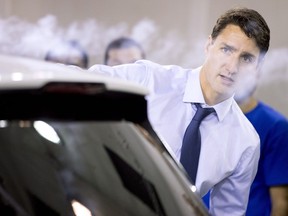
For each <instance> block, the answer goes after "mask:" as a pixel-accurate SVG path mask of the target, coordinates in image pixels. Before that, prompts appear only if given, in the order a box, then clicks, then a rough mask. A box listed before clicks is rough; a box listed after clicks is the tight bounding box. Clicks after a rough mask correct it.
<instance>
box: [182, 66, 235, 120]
mask: <svg viewBox="0 0 288 216" xmlns="http://www.w3.org/2000/svg"><path fill="white" fill-rule="evenodd" d="M201 68H202V66H201V67H198V68H196V69H194V70H192V71H190V73H189V75H188V79H187V82H186V87H185V92H184V96H183V102H184V103H200V104H202V106H203V107H209V106H208V105H207V104H206V103H205V99H204V96H203V93H202V89H201V85H200V70H201ZM192 86H193V88H192ZM233 101H234V99H233V96H232V97H230V98H228V99H226V100H225V101H222V102H221V103H218V104H216V105H214V106H212V107H213V108H214V109H215V111H216V113H217V117H218V120H219V121H222V120H223V119H224V118H225V116H226V115H227V113H228V112H229V110H230V108H231V106H232V104H233Z"/></svg>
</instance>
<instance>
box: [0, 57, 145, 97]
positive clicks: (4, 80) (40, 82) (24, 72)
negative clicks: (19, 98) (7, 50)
mask: <svg viewBox="0 0 288 216" xmlns="http://www.w3.org/2000/svg"><path fill="white" fill-rule="evenodd" d="M0 82H1V85H0V90H1V89H6V90H7V89H27V88H29V89H31V88H40V87H42V86H44V85H46V84H47V83H49V82H84V83H87V82H89V83H102V84H104V85H105V88H106V89H107V90H112V91H118V92H127V93H133V94H139V95H147V94H148V93H149V91H148V89H147V88H145V87H142V86H140V85H138V84H136V83H133V82H130V81H125V80H121V79H118V78H113V77H109V76H105V75H103V74H100V73H99V74H97V73H91V72H88V70H85V69H82V68H79V67H77V66H72V65H71V66H68V65H64V64H60V63H52V62H46V61H44V60H39V59H32V58H28V57H21V56H12V55H3V54H1V55H0Z"/></svg>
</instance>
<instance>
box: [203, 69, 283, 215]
mask: <svg viewBox="0 0 288 216" xmlns="http://www.w3.org/2000/svg"><path fill="white" fill-rule="evenodd" d="M260 75H261V74H260V72H259V71H254V73H249V74H247V75H246V77H245V78H244V79H242V80H241V83H242V84H241V85H240V87H239V89H238V90H237V91H236V94H235V100H236V102H237V103H238V104H239V106H240V108H241V110H242V111H243V112H244V114H245V115H246V117H247V118H248V119H249V121H250V122H251V123H252V125H253V126H254V127H255V129H256V131H257V132H258V134H259V136H260V144H261V147H260V150H261V151H260V160H259V165H258V171H257V174H256V177H255V179H254V181H253V183H252V186H251V190H250V195H249V201H248V207H247V212H246V216H258V215H259V216H260V215H261V216H270V215H272V216H274V215H275V216H276V215H277V216H287V215H288V120H287V118H286V117H285V116H284V115H283V114H281V113H280V112H279V111H277V110H275V109H274V108H272V107H271V106H269V105H267V104H265V103H264V102H262V101H260V100H259V99H257V98H256V96H255V90H256V88H257V85H258V81H259V77H260ZM203 200H204V202H205V203H206V205H207V206H209V194H208V195H206V196H205V197H204V198H203Z"/></svg>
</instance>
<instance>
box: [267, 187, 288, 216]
mask: <svg viewBox="0 0 288 216" xmlns="http://www.w3.org/2000/svg"><path fill="white" fill-rule="evenodd" d="M269 191H270V197H271V203H272V211H271V216H287V215H288V185H284V186H276V187H274V186H273V187H270V189H269Z"/></svg>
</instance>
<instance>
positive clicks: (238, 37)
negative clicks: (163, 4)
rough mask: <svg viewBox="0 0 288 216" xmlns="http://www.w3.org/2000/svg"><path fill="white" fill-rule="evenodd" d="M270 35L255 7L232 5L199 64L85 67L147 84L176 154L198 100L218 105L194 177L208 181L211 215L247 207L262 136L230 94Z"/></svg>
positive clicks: (160, 128) (204, 129) (153, 112)
mask: <svg viewBox="0 0 288 216" xmlns="http://www.w3.org/2000/svg"><path fill="white" fill-rule="evenodd" d="M269 40H270V30H269V28H268V26H267V24H266V22H265V20H264V19H263V17H262V16H261V15H260V14H259V13H258V12H256V11H254V10H251V9H247V8H235V9H232V10H229V11H227V12H226V13H225V14H223V15H222V16H221V17H220V18H219V19H218V20H217V22H216V25H215V26H214V28H213V30H212V34H211V35H210V36H209V38H208V40H207V44H206V46H205V52H206V59H205V61H204V63H203V65H202V66H201V67H199V68H196V69H194V70H190V69H183V68H181V67H179V66H162V65H158V64H156V63H153V62H150V61H146V60H140V61H137V62H136V63H134V64H126V65H118V66H115V67H108V66H104V65H95V66H93V67H92V68H90V69H89V70H90V71H95V72H97V71H99V72H102V73H105V74H109V75H113V76H116V77H120V78H123V79H127V80H131V81H134V82H137V83H140V84H142V85H144V86H146V87H148V88H149V89H150V92H151V93H150V95H149V96H148V97H147V100H148V118H149V120H150V122H151V124H152V126H153V128H154V129H155V131H156V132H157V134H158V135H159V137H160V138H161V139H162V140H163V143H167V144H168V145H169V147H170V148H171V149H172V150H173V152H174V153H175V157H176V158H177V159H178V160H180V157H181V154H182V153H181V148H182V139H183V137H184V133H185V130H186V128H187V126H188V124H189V122H190V121H191V119H192V117H193V116H194V115H195V113H196V106H197V104H200V105H201V106H202V107H213V108H214V110H215V112H214V113H212V114H210V115H209V116H208V117H206V118H205V119H204V120H203V121H202V123H201V125H200V132H201V138H202V139H201V153H200V157H199V163H198V171H197V177H196V182H195V185H196V188H197V192H198V193H199V195H200V196H204V195H205V194H206V193H207V192H208V191H209V190H210V189H212V190H211V199H210V202H211V205H210V209H209V211H210V214H211V215H221V216H225V215H229V216H230V215H233V216H234V215H244V214H245V211H246V206H247V202H248V196H249V189H250V186H251V183H252V181H253V180H254V177H255V175H256V171H257V165H258V160H259V155H260V145H259V143H260V140H259V136H258V134H257V133H256V131H255V129H254V128H253V126H252V125H251V123H250V122H249V121H248V119H247V118H246V117H245V116H244V114H243V113H242V111H241V110H240V108H239V106H238V105H237V103H236V102H235V100H234V99H233V96H234V93H235V91H236V89H237V88H238V85H239V83H240V81H241V79H243V78H244V77H245V76H247V74H249V73H251V72H253V71H255V70H258V69H259V67H260V65H261V63H262V60H263V57H264V55H265V54H266V52H267V51H268V48H269ZM191 145H193V140H191ZM192 165H193V164H191V166H192Z"/></svg>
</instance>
